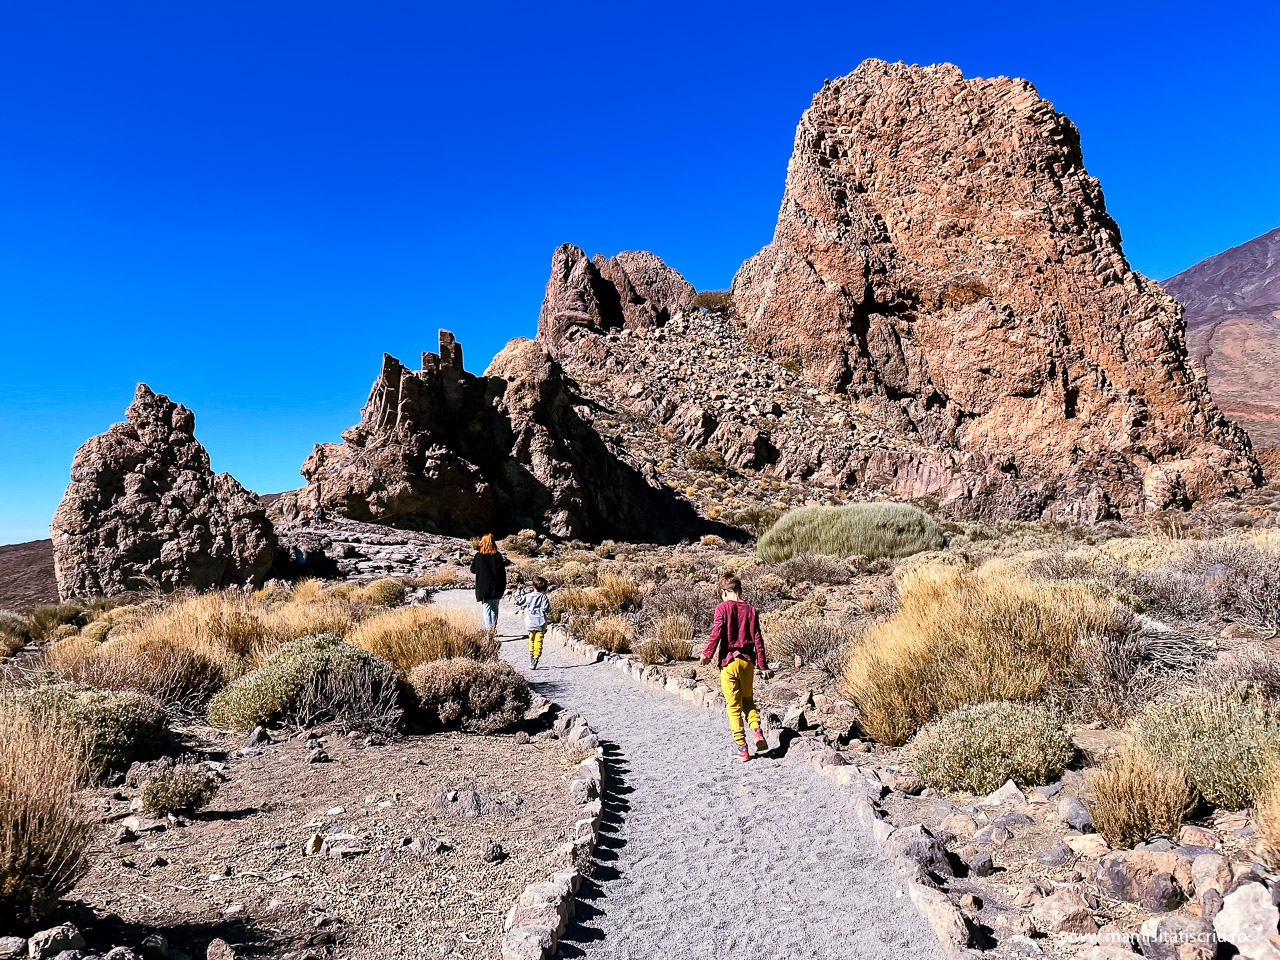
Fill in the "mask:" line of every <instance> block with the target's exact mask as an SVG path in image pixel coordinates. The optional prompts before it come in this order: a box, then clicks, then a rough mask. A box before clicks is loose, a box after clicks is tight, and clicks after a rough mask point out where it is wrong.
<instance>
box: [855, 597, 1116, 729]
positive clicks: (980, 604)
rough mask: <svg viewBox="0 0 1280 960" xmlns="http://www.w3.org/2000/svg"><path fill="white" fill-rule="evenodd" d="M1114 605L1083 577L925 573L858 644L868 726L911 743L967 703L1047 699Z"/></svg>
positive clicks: (860, 695)
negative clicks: (1039, 578)
mask: <svg viewBox="0 0 1280 960" xmlns="http://www.w3.org/2000/svg"><path fill="white" fill-rule="evenodd" d="M1112 609H1113V602H1112V601H1110V600H1108V599H1106V598H1104V597H1101V596H1099V595H1098V594H1097V593H1095V592H1094V591H1093V590H1092V589H1091V588H1089V587H1088V586H1086V585H1084V584H1079V583H1055V582H1032V581H1030V580H1028V579H1025V578H1022V577H1007V578H992V577H984V576H981V575H977V574H971V573H964V572H953V573H951V574H949V575H945V576H943V575H939V576H931V577H926V578H916V579H914V580H911V581H909V582H908V583H907V584H906V585H905V588H904V591H903V597H902V603H901V606H900V607H899V609H898V611H897V613H895V614H894V615H893V616H891V617H889V618H888V619H887V620H884V621H882V622H880V623H878V624H875V625H874V626H872V627H871V628H870V629H869V630H868V631H867V633H866V634H865V635H864V636H863V638H862V640H861V642H859V643H856V644H855V645H854V646H853V647H852V649H851V650H850V653H849V656H848V658H847V659H846V661H845V665H844V672H843V682H844V688H845V691H846V693H847V695H848V696H849V698H850V699H852V700H853V701H854V702H855V703H856V704H857V706H858V710H859V714H860V716H861V719H862V724H863V726H864V727H865V728H866V729H867V731H868V733H870V734H871V736H873V737H875V739H877V740H879V741H881V742H882V743H888V744H893V745H895V746H897V745H901V744H903V743H905V742H906V741H907V739H908V738H909V737H910V736H911V735H912V734H913V733H914V732H915V731H916V730H918V729H920V727H922V726H924V724H926V723H928V722H929V721H931V720H933V719H935V718H936V717H938V716H941V715H942V714H944V713H948V712H950V711H951V710H954V709H956V708H958V707H961V706H964V705H966V704H974V703H987V702H989V701H994V700H1007V701H1022V702H1036V701H1040V700H1043V699H1045V698H1046V696H1047V694H1048V691H1049V688H1050V684H1051V682H1052V680H1053V679H1054V678H1055V677H1056V676H1057V675H1058V674H1060V673H1061V672H1062V671H1063V669H1064V667H1065V666H1066V665H1067V663H1068V662H1069V660H1070V657H1071V654H1072V650H1073V648H1074V647H1075V646H1076V644H1077V643H1078V642H1080V641H1082V640H1083V639H1085V638H1088V637H1090V636H1097V635H1100V634H1101V633H1102V632H1103V631H1105V630H1106V628H1107V626H1108V624H1109V622H1110V620H1111V615H1112Z"/></svg>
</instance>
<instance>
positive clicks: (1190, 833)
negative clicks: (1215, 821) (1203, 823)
mask: <svg viewBox="0 0 1280 960" xmlns="http://www.w3.org/2000/svg"><path fill="white" fill-rule="evenodd" d="M1178 842H1179V843H1183V844H1190V845H1192V846H1197V847H1209V848H1210V849H1213V848H1216V847H1218V846H1219V845H1220V844H1221V843H1222V838H1221V837H1219V836H1218V834H1217V833H1215V832H1214V831H1213V830H1210V829H1209V828H1208V827H1196V826H1186V827H1183V828H1182V830H1181V832H1179V834H1178Z"/></svg>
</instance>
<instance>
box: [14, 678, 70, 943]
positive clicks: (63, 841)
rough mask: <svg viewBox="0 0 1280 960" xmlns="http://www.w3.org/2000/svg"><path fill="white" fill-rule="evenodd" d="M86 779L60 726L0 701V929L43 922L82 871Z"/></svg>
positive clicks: (38, 715) (31, 712) (23, 708)
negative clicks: (82, 800) (82, 792)
mask: <svg viewBox="0 0 1280 960" xmlns="http://www.w3.org/2000/svg"><path fill="white" fill-rule="evenodd" d="M88 776H89V771H88V768H87V765H86V763H85V759H84V753H83V750H81V749H80V748H79V745H78V744H77V743H76V742H75V741H70V742H69V741H68V740H67V739H65V738H64V737H63V736H62V730H61V727H60V725H58V724H56V723H50V722H48V720H47V718H44V717H42V716H41V715H40V714H39V713H38V712H33V711H30V710H28V709H26V708H25V707H23V706H20V705H17V704H15V703H13V702H8V703H4V704H0V930H5V931H8V932H12V931H14V930H15V929H17V928H19V927H24V926H27V925H28V924H36V923H39V922H41V921H42V920H44V919H45V917H46V916H48V914H49V913H50V912H51V911H52V910H53V908H54V907H55V906H57V903H58V900H59V899H60V898H61V897H62V896H63V895H65V894H66V893H67V892H68V891H69V890H71V888H72V887H74V886H75V884H76V882H77V881H78V880H79V879H80V878H81V877H82V876H84V874H85V871H86V870H88V867H89V861H88V845H89V833H90V827H89V821H88V817H87V816H86V812H85V809H84V807H83V806H82V805H81V803H80V800H79V797H78V793H79V791H80V788H81V787H83V786H84V785H85V783H86V782H87V781H88Z"/></svg>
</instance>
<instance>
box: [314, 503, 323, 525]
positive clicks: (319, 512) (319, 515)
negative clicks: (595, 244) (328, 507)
mask: <svg viewBox="0 0 1280 960" xmlns="http://www.w3.org/2000/svg"><path fill="white" fill-rule="evenodd" d="M313 519H314V520H315V522H316V526H317V527H319V526H323V525H324V506H323V505H321V504H319V503H317V504H316V510H315V514H314V515H313Z"/></svg>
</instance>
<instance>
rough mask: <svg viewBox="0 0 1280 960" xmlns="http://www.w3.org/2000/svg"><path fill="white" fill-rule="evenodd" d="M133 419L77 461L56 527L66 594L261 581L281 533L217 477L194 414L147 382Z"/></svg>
mask: <svg viewBox="0 0 1280 960" xmlns="http://www.w3.org/2000/svg"><path fill="white" fill-rule="evenodd" d="M125 416H126V418H127V419H126V420H125V422H124V423H117V424H115V425H114V426H112V427H111V429H109V430H108V431H107V432H106V433H102V434H99V435H98V436H96V437H93V438H91V439H90V440H88V441H86V442H85V444H84V445H83V446H82V447H81V448H80V449H79V450H78V451H76V455H75V459H74V460H73V461H72V464H71V483H70V485H69V486H68V487H67V492H66V494H65V495H64V496H63V498H62V503H60V504H59V505H58V509H57V512H56V513H55V514H54V516H53V523H52V524H51V525H50V528H49V530H50V534H51V535H52V537H53V550H54V569H55V573H56V575H57V579H58V591H59V593H60V594H61V595H62V596H63V597H64V598H65V597H71V596H78V597H90V596H94V595H99V594H108V595H109V594H113V593H120V592H122V591H125V590H135V589H148V588H152V587H156V586H158V587H161V588H163V589H165V590H173V589H175V588H177V587H193V588H197V589H201V588H207V587H218V586H226V585H228V584H238V583H255V582H260V581H261V580H262V578H263V576H264V575H265V574H266V572H267V570H268V569H269V568H270V566H271V561H272V557H273V555H274V553H275V547H276V536H275V532H274V530H273V529H272V526H271V523H270V521H269V520H267V517H266V511H265V510H264V509H263V507H262V506H261V504H260V503H259V502H258V498H257V497H256V496H255V495H254V494H253V493H251V492H250V491H248V490H246V489H245V488H244V487H242V486H241V485H240V484H239V483H237V482H236V480H235V478H234V477H232V476H231V475H230V474H226V473H223V474H218V475H215V474H214V473H213V471H212V470H211V469H210V468H209V454H208V453H207V452H206V451H205V449H204V447H203V446H201V445H200V443H199V441H197V440H196V438H195V415H194V414H192V412H191V411H190V410H188V409H187V408H186V407H184V406H181V405H180V404H176V403H173V402H172V401H171V400H170V399H169V398H168V397H166V396H163V395H160V394H156V393H153V392H152V391H151V389H150V388H149V387H148V386H147V385H146V384H144V383H140V384H138V390H137V393H136V394H135V396H134V399H133V403H131V404H130V405H129V409H128V410H127V411H126V412H125Z"/></svg>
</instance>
